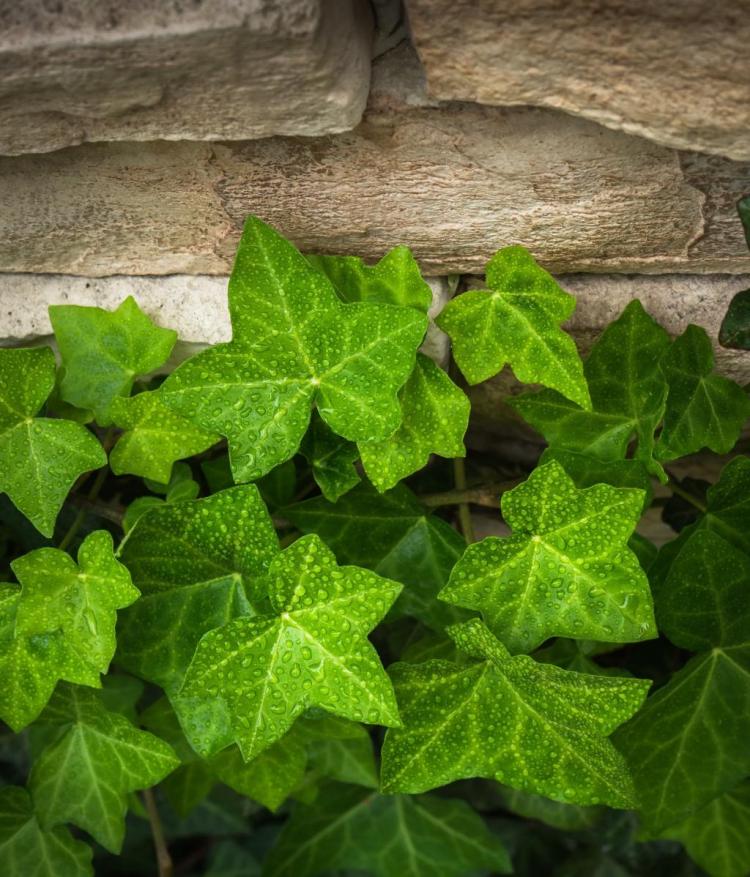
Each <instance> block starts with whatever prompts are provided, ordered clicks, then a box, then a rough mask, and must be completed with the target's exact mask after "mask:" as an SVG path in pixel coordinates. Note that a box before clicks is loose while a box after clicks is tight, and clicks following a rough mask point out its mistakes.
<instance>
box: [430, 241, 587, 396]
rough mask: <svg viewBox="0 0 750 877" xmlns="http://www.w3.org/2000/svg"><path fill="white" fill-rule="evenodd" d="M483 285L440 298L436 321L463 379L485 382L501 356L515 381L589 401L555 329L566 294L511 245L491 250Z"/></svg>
mask: <svg viewBox="0 0 750 877" xmlns="http://www.w3.org/2000/svg"><path fill="white" fill-rule="evenodd" d="M487 285H488V287H489V290H488V291H484V290H482V291H473V292H465V293H463V295H460V296H458V298H455V299H453V301H450V302H448V304H447V305H446V306H445V308H444V309H443V312H442V313H441V314H440V316H439V317H438V318H437V321H436V322H437V325H438V326H439V327H440V328H441V329H443V331H445V332H447V334H448V335H449V336H450V339H451V342H452V344H453V356H454V357H455V360H456V363H457V364H458V367H459V368H460V369H461V371H462V373H463V375H464V377H465V378H466V380H467V381H468V382H469V383H470V384H478V383H480V382H481V381H486V380H487V379H488V378H491V377H492V376H493V375H496V374H497V373H498V372H499V371H500V370H501V369H502V368H503V366H504V365H505V364H506V363H509V364H510V366H511V368H512V369H513V372H514V374H515V375H516V377H517V378H518V380H519V381H523V382H524V383H527V384H530V383H534V384H544V385H545V386H547V387H551V388H552V389H554V390H557V391H559V392H560V393H561V394H562V395H563V396H565V397H566V398H568V399H571V400H572V401H573V402H574V403H575V404H578V405H581V406H582V407H583V408H584V409H588V408H590V407H591V400H590V398H589V391H588V388H587V387H586V380H585V378H584V375H583V369H582V366H581V360H580V358H579V356H578V351H577V350H576V347H575V344H574V343H573V340H572V339H571V337H570V336H569V335H567V334H566V333H565V332H563V331H562V329H561V328H560V324H561V323H563V322H564V321H565V320H567V319H568V317H570V315H571V314H572V313H573V309H574V308H575V299H574V298H573V296H572V295H569V294H568V293H567V292H564V291H563V290H562V289H561V288H560V287H559V286H558V285H557V283H556V282H555V280H554V279H553V278H552V276H551V275H550V274H548V273H547V272H546V271H545V270H544V269H543V268H542V267H540V266H539V265H537V263H536V262H535V261H534V259H533V257H532V256H531V254H530V253H529V252H528V251H527V250H525V249H524V248H523V247H518V246H514V247H505V249H503V250H500V251H499V252H498V253H496V254H495V255H494V256H493V257H492V259H491V260H490V261H489V263H488V265H487Z"/></svg>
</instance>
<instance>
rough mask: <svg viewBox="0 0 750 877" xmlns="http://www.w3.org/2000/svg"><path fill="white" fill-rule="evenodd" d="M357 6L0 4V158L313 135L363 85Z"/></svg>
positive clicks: (361, 102) (147, 1)
mask: <svg viewBox="0 0 750 877" xmlns="http://www.w3.org/2000/svg"><path fill="white" fill-rule="evenodd" d="M371 44H372V16H371V13H370V9H369V6H368V4H367V2H366V0H265V2H259V0H251V2H247V0H193V2H190V3H185V2H181V0H168V2H160V0H128V2H125V3H123V2H121V0H71V2H66V3H57V4H53V3H49V2H47V0H26V2H23V3H15V4H11V3H3V4H0V153H3V154H19V153H25V152H47V151H50V150H54V149H60V148H62V147H65V146H70V145H72V144H77V143H83V142H86V141H106V140H217V139H228V140H236V139H247V138H254V137H268V136H271V135H273V134H286V135H306V136H312V135H316V136H318V135H322V134H327V133H331V132H336V131H345V130H348V129H350V128H353V127H354V126H355V125H356V124H357V123H358V122H359V120H360V117H361V115H362V110H363V109H364V106H365V103H366V99H367V92H368V87H369V80H370V51H371Z"/></svg>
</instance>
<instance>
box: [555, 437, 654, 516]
mask: <svg viewBox="0 0 750 877" xmlns="http://www.w3.org/2000/svg"><path fill="white" fill-rule="evenodd" d="M552 460H554V461H555V462H556V463H559V464H560V465H561V466H562V467H563V469H564V470H565V471H566V472H567V473H568V475H570V477H571V478H572V479H573V483H574V484H575V486H576V487H581V488H584V487H593V486H594V485H595V484H611V485H612V487H635V488H637V489H638V490H642V491H643V510H644V511H645V510H646V509H647V508H648V507H649V506H650V505H651V500H652V499H653V490H652V488H651V476H650V475H649V474H648V470H647V469H646V467H645V466H644V465H643V463H642V462H641V461H640V460H611V461H605V460H598V459H597V458H596V457H591V456H589V455H588V454H579V453H577V452H576V451H564V450H560V449H553V448H546V449H545V451H544V453H543V454H542V456H541V457H540V458H539V465H544V464H545V463H549V462H551V461H552Z"/></svg>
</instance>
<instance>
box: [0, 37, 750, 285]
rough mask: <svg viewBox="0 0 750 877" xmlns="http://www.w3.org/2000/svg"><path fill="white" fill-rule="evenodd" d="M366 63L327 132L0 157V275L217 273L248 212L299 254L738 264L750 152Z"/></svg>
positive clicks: (744, 257)
mask: <svg viewBox="0 0 750 877" xmlns="http://www.w3.org/2000/svg"><path fill="white" fill-rule="evenodd" d="M376 73H377V75H376V77H375V83H374V89H373V93H372V95H371V101H370V109H369V111H368V113H367V115H366V117H365V119H364V121H363V122H362V124H360V125H359V126H358V127H357V128H356V129H355V130H353V131H350V132H346V133H342V134H339V135H337V136H335V137H321V138H309V139H308V138H286V137H273V138H266V139H263V140H253V141H245V142H239V143H217V144H208V143H164V142H160V143H148V144H144V143H115V144H87V145H83V146H79V147H76V148H72V149H66V150H60V151H58V152H55V153H52V154H47V155H26V156H18V157H6V158H0V203H2V204H3V210H2V212H0V239H2V241H3V247H2V248H0V271H6V272H45V273H64V274H80V275H88V276H108V275H112V274H145V275H151V274H181V273H187V274H226V273H227V272H228V271H229V269H230V267H231V261H232V258H233V255H234V251H235V249H236V246H237V241H238V239H239V234H240V229H241V226H242V222H243V220H244V218H245V217H246V216H247V215H248V214H250V213H254V214H257V215H258V216H260V217H261V218H262V219H265V220H266V221H268V222H270V223H272V224H273V225H275V226H276V227H277V228H279V230H280V231H282V232H283V233H284V234H286V235H287V236H288V237H290V238H291V239H292V240H293V241H294V242H295V243H296V244H297V245H298V246H299V247H300V248H301V249H303V250H305V251H308V252H315V251H317V252H326V253H350V254H354V255H360V256H363V257H364V258H366V259H368V260H375V259H377V258H379V257H380V256H381V255H382V254H383V253H384V252H385V251H386V250H388V249H389V248H390V247H393V246H395V245H397V244H400V243H406V244H408V245H409V246H411V247H412V249H413V250H414V253H415V255H416V257H417V258H418V260H419V261H420V263H421V266H422V268H423V270H424V271H425V272H426V273H427V274H431V275H440V274H450V273H459V272H470V273H480V272H482V271H483V269H484V266H485V264H486V262H487V260H488V259H489V258H490V256H491V255H492V254H493V253H494V252H495V251H496V250H497V249H499V248H500V247H502V246H505V245H507V244H511V243H521V244H524V245H525V246H527V247H528V248H529V249H530V250H531V251H532V252H533V253H534V255H535V256H536V257H537V258H538V259H539V260H540V261H542V262H543V263H544V264H545V266H546V267H548V268H549V269H550V270H553V271H555V272H558V273H562V272H572V271H596V272H603V273H606V272H611V271H616V272H638V273H641V272H656V273H658V272H721V273H741V272H743V271H750V254H748V251H747V248H746V245H745V242H744V238H743V235H742V230H741V226H740V223H739V221H738V220H737V217H736V214H735V208H734V200H735V199H736V197H737V194H738V193H739V192H741V191H742V190H743V189H744V190H745V191H748V190H750V163H740V162H732V161H730V160H728V159H723V158H718V157H716V156H706V155H697V154H681V153H677V152H675V151H673V150H671V149H667V148H665V147H662V146H657V145H655V144H653V143H651V142H650V141H647V140H644V139H642V138H639V137H632V136H630V135H627V134H623V133H621V132H617V131H611V130H609V129H607V128H602V127H601V126H600V125H596V124H594V123H593V122H588V121H586V120H583V119H576V118H574V117H572V116H569V115H566V114H563V113H558V112H555V111H552V110H543V109H533V108H532V109H528V108H499V107H482V106H477V105H471V104H447V105H439V106H435V105H431V104H430V101H429V99H428V98H426V97H425V95H424V92H423V90H422V86H421V84H420V76H421V74H420V71H419V68H418V67H416V68H415V67H414V66H413V65H412V66H410V65H409V63H405V62H404V56H403V50H399V49H397V50H395V51H394V52H391V53H389V54H388V55H386V56H384V57H383V58H382V59H380V61H379V62H378V64H377V65H376ZM433 103H434V102H433Z"/></svg>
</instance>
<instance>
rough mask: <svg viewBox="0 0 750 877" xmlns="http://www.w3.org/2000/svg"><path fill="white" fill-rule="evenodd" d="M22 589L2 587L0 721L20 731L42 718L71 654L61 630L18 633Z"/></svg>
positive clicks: (0, 612)
mask: <svg viewBox="0 0 750 877" xmlns="http://www.w3.org/2000/svg"><path fill="white" fill-rule="evenodd" d="M20 602H21V589H20V588H19V587H17V586H15V585H10V584H6V583H2V584H0V676H2V680H3V684H2V686H0V718H2V720H3V721H4V722H7V724H8V725H10V727H11V728H12V729H13V730H14V731H16V732H17V731H20V730H21V729H22V728H25V727H26V725H28V724H29V723H30V722H33V721H34V719H35V718H36V717H37V716H38V715H39V713H40V712H41V711H42V709H44V705H45V704H46V703H47V701H48V700H49V698H50V695H51V694H52V692H53V691H54V688H55V685H56V683H57V680H58V678H59V675H60V670H61V668H62V667H64V666H65V661H66V658H67V655H68V652H67V649H66V644H65V639H64V636H63V634H62V631H60V630H53V631H50V632H46V633H41V634H37V635H35V636H19V635H17V634H16V622H17V618H18V610H19V604H20Z"/></svg>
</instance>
